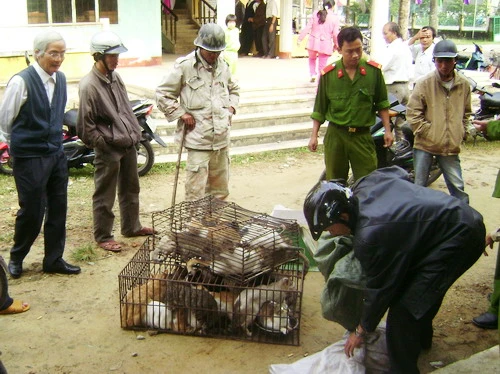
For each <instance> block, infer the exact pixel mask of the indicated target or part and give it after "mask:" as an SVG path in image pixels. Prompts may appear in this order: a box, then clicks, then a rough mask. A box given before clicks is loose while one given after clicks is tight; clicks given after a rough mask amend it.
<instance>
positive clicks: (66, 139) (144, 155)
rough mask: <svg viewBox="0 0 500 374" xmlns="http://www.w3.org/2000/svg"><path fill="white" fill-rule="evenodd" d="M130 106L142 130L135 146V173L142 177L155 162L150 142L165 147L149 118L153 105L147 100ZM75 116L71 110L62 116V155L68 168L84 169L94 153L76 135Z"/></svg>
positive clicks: (90, 161)
mask: <svg viewBox="0 0 500 374" xmlns="http://www.w3.org/2000/svg"><path fill="white" fill-rule="evenodd" d="M130 105H131V107H132V111H133V112H134V114H135V116H136V117H137V120H138V121H139V125H141V128H142V139H141V141H140V143H139V144H137V172H138V173H139V176H141V177H142V176H143V175H146V174H147V172H148V171H149V170H151V168H152V167H153V164H154V162H155V154H154V150H153V147H152V146H151V141H152V140H155V141H156V142H157V143H158V144H160V145H161V146H163V147H166V146H167V145H166V144H165V142H164V141H163V140H162V139H161V138H160V137H159V136H158V135H157V134H156V133H155V130H156V126H155V125H154V124H153V122H152V121H151V119H150V118H149V115H150V114H151V112H152V110H153V104H151V103H150V102H149V101H147V100H132V101H130ZM77 114H78V110H77V109H71V110H69V111H67V112H66V113H65V114H64V120H63V124H64V126H65V128H64V130H63V147H64V153H65V154H66V157H67V158H68V168H77V169H78V168H82V167H84V166H85V164H92V163H93V162H94V158H95V152H94V150H93V149H92V148H88V147H87V146H86V145H85V144H84V143H83V141H82V140H81V139H80V138H79V137H78V135H77V134H76V119H77Z"/></svg>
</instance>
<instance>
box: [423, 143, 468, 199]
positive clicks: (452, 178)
mask: <svg viewBox="0 0 500 374" xmlns="http://www.w3.org/2000/svg"><path fill="white" fill-rule="evenodd" d="M433 157H436V160H437V162H438V164H439V167H440V168H441V170H442V171H443V177H444V181H445V182H446V187H448V191H450V195H451V196H455V197H456V198H458V199H460V200H462V201H464V202H466V203H467V204H468V203H469V195H467V194H466V193H465V191H464V180H463V178H462V168H461V167H460V158H459V157H458V155H453V156H439V155H433V154H432V153H428V152H425V151H422V150H421V149H413V166H414V168H415V184H417V185H419V186H424V187H425V186H426V185H427V179H428V178H429V172H430V170H431V165H432V158H433Z"/></svg>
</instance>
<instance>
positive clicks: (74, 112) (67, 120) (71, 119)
mask: <svg viewBox="0 0 500 374" xmlns="http://www.w3.org/2000/svg"><path fill="white" fill-rule="evenodd" d="M77 116H78V109H70V110H68V111H67V112H66V113H64V119H63V121H64V122H63V123H64V124H65V125H66V126H68V127H73V128H76V118H77Z"/></svg>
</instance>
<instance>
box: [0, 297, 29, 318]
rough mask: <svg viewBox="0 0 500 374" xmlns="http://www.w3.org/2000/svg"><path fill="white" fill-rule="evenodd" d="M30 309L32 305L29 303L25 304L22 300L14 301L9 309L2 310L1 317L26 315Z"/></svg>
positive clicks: (0, 311)
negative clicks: (5, 315)
mask: <svg viewBox="0 0 500 374" xmlns="http://www.w3.org/2000/svg"><path fill="white" fill-rule="evenodd" d="M29 309H30V305H29V304H28V303H23V302H22V301H21V300H14V301H13V303H12V304H11V305H10V306H9V307H8V308H7V309H4V310H0V315H2V314H17V313H24V312H26V311H28V310H29Z"/></svg>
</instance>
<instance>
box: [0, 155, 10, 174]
mask: <svg viewBox="0 0 500 374" xmlns="http://www.w3.org/2000/svg"><path fill="white" fill-rule="evenodd" d="M4 161H5V162H4ZM12 166H13V159H12V157H9V158H8V159H7V160H4V159H3V158H2V157H0V173H1V174H6V175H12V173H13V171H12Z"/></svg>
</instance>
